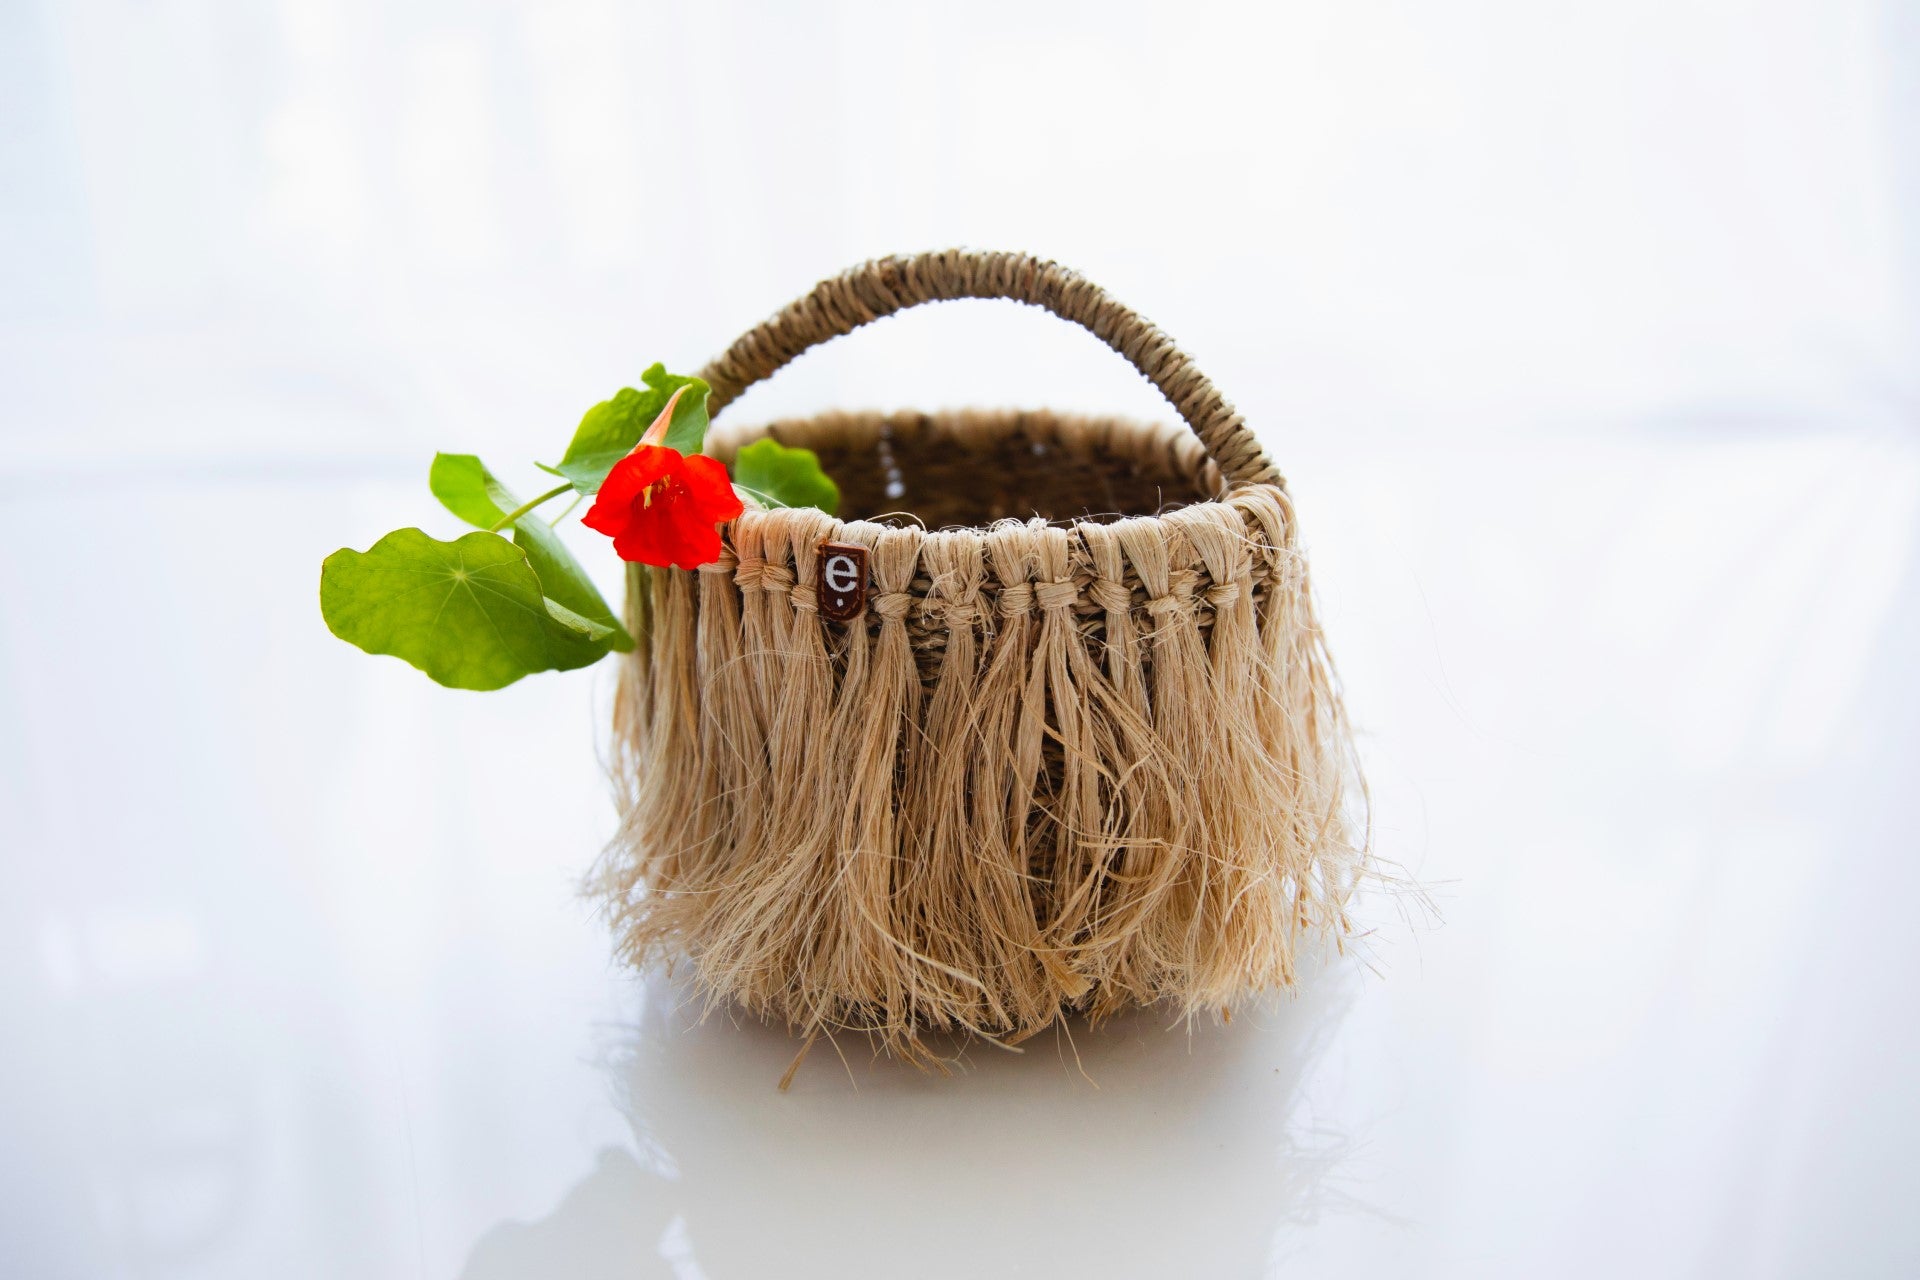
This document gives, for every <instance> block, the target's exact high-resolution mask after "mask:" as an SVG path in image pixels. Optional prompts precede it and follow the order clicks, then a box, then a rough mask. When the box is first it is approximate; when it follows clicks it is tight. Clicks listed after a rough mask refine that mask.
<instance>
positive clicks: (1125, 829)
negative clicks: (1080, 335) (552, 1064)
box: [594, 484, 1365, 1058]
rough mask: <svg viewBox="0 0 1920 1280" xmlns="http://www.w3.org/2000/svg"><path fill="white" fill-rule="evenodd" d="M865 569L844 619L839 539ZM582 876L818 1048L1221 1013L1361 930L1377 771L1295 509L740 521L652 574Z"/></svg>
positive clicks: (641, 933) (740, 999)
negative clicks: (678, 564)
mask: <svg viewBox="0 0 1920 1280" xmlns="http://www.w3.org/2000/svg"><path fill="white" fill-rule="evenodd" d="M829 539H831V540H834V541H842V542H858V543H862V544H864V545H866V546H867V547H868V548H870V570H871V582H870V590H869V595H868V600H867V609H866V614H865V616H864V617H863V618H859V619H856V620H855V621H854V622H853V623H851V624H848V625H840V624H835V623H831V622H827V621H825V620H824V619H823V618H822V617H821V616H820V614H819V612H818V609H817V602H816V599H815V595H814V586H813V584H814V581H815V573H816V568H817V566H816V555H817V552H818V548H819V546H820V544H821V543H822V542H823V541H825V540H829ZM634 581H635V582H636V583H642V584H644V587H643V589H641V590H637V591H630V593H629V595H630V599H629V612H630V615H631V622H632V625H633V630H634V632H635V634H636V636H637V637H639V638H640V641H641V643H640V645H639V647H638V648H637V649H636V650H635V651H634V653H633V654H632V655H630V657H629V658H628V659H627V660H626V661H625V665H624V668H623V671H622V676H621V683H620V688H619V693H618V697H617V700H616V707H615V717H614V751H613V757H612V763H613V769H614V773H615V777H616V780H617V783H618V787H619V795H620V801H621V806H622V813H623V822H622V825H621V827H620V830H619V833H618V835H617V837H616V838H615V840H614V841H613V842H612V844H611V846H610V847H609V849H608V851H607V854H606V856H605V858H604V859H603V861H602V863H601V865H600V867H599V869H598V872H597V874H596V878H595V884H594V887H595V890H596V891H597V892H598V893H600V894H601V895H603V896H604V900H605V902H606V903H607V906H608V909H609V911H610V913H611V915H612V917H613V922H614V925H615V928H616V931H617V933H618V936H619V939H620V945H621V948H622V951H623V952H624V954H625V955H626V957H627V958H628V959H629V960H631V961H633V962H634V963H636V964H646V963H650V962H653V961H656V960H660V959H667V960H671V959H673V958H675V957H678V956H681V955H685V956H688V957H691V959H692V960H693V961H694V963H695V966H696V972H697V975H698V981H699V983H700V985H701V987H702V989H703V990H704V991H705V993H706V994H707V996H708V997H709V998H710V999H711V1000H713V1001H714V1002H716V1003H718V1002H734V1003H737V1004H738V1005H741V1006H744V1007H745V1008H746V1009H748V1010H750V1011H752V1012H754V1013H757V1014H760V1015H763V1016H767V1017H772V1018H777V1019H782V1020H785V1021H786V1022H788V1023H790V1024H792V1025H793V1026H794V1027H796V1028H797V1029H799V1030H801V1031H803V1032H806V1033H807V1034H809V1035H812V1034H817V1033H820V1032H833V1031H837V1030H840V1029H859V1030H866V1031H870V1032H873V1033H875V1034H877V1036H878V1037H879V1038H880V1040H881V1042H882V1043H883V1044H884V1046H885V1047H886V1048H888V1049H890V1050H892V1051H895V1052H899V1053H902V1054H905V1055H907V1056H910V1057H920V1058H924V1057H925V1055H926V1050H925V1049H924V1046H923V1045H922V1044H921V1042H920V1039H919V1037H920V1036H921V1034H922V1033H923V1032H925V1031H927V1030H929V1029H943V1030H959V1031H964V1032H971V1033H975V1034H978V1035H982V1036H988V1037H992V1038H995V1039H998V1040H1003V1041H1009V1042H1011V1041H1016V1040H1019V1039H1021V1038H1023V1037H1025V1036H1028V1035H1031V1034H1033V1033H1034V1032H1036V1031H1038V1030H1040V1029H1042V1028H1044V1027H1046V1026H1047V1025H1048V1024H1050V1023H1051V1022H1053V1021H1054V1020H1055V1019H1057V1018H1059V1017H1060V1016H1062V1014H1063V1013H1068V1012H1075V1011H1081V1012H1086V1013H1089V1014H1092V1015H1094V1016H1096V1017H1097V1016H1101V1015H1104V1014H1108V1013H1111V1012H1114V1011H1116V1010H1118V1009H1121V1008H1123V1007H1126V1006H1128V1005H1133V1004H1151V1003H1155V1002H1158V1001H1163V1000H1165V1001H1171V1002H1174V1003H1175V1004H1177V1005H1178V1006H1179V1007H1181V1008H1183V1009H1184V1010H1186V1011H1188V1012H1196V1011H1202V1010H1213V1009H1220V1008H1225V1007H1230V1006H1231V1005H1232V1004H1233V1003H1234V1002H1235V1001H1236V1000H1238V999H1240V998H1242V997H1245V996H1247V995H1248V994H1250V993H1253V992H1257V991H1260V990H1264V989H1275V988H1286V987H1289V986H1291V985H1292V984H1293V983H1294V981H1295V979H1296V973H1297V963H1298V959H1299V957H1300V956H1301V955H1302V953H1303V951H1304V949H1306V948H1308V947H1314V946H1319V945H1321V944H1323V943H1324V942H1326V941H1328V940H1333V941H1335V942H1337V941H1338V940H1339V939H1340V938H1341V937H1343V936H1345V935H1346V933H1347V932H1348V930H1349V923H1348V919H1347V916H1346V910H1345V906H1346V902H1347V900H1348V897H1349V894H1350V893H1351V891H1352V889H1353V887H1354V885H1355V882H1356V880H1357V879H1358V878H1359V876H1360V875H1361V873H1362V871H1363V869H1364V864H1365V858H1364V849H1363V844H1364V842H1363V841H1362V840H1361V839H1359V838H1358V836H1357V833H1356V830H1355V823H1354V821H1353V819H1352V818H1351V817H1350V810H1352V809H1353V808H1354V807H1355V803H1356V801H1357V799H1358V796H1357V788H1358V782H1357V774H1356V772H1355V769H1354V763H1353V756H1352V751H1351V746H1350V739H1349V735H1348V731H1347V725H1346V721H1345V717H1344V713H1343V711H1342V708H1341V704H1340V699H1339V696H1338V693H1337V690H1336V686H1335V682H1334V678H1333V674H1332V669H1331V666H1330V664H1329V662H1328V659H1327V655H1326V651H1325V649H1324V647H1323V644H1322V640H1321V633H1320V630H1319V628H1318V626H1317V625H1316V623H1315V621H1314V616H1313V609H1312V604H1311V601H1310V597H1309V589H1308V581H1307V575H1306V568H1305V562H1304V560H1303V559H1302V558H1301V556H1300V554H1299V552H1298V550H1297V548H1296V546H1295V531H1294V521H1293V512H1292V509H1291V506H1290V504H1289V501H1288V499H1287V496H1286V493H1285V491H1284V490H1283V489H1282V488H1280V487H1279V486H1278V485H1275V484H1252V485H1246V486H1242V487H1238V488H1236V489H1234V490H1233V491H1232V492H1231V493H1230V494H1229V495H1228V496H1226V497H1224V498H1222V499H1220V500H1218V501H1213V502H1203V503H1198V504H1196V505H1193V506H1189V507H1185V508H1182V509H1179V510H1175V511H1172V512H1170V513H1168V514H1166V515H1163V516H1155V517H1144V516H1143V517H1134V518H1129V519H1122V520H1118V521H1115V522H1112V523H1096V522H1080V523H1076V524H1073V525H1072V526H1070V527H1064V528H1063V527H1059V526H1055V525H1049V524H1046V523H1043V522H1040V521H1033V522H1027V523H1021V522H1014V521H1005V522H1002V523H999V524H996V525H994V526H992V527H991V528H989V529H986V530H964V529H963V530H951V531H943V532H937V533H927V532H923V531H921V530H920V529H917V528H892V527H887V526H883V525H879V524H870V523H865V522H853V523H840V522H838V521H834V520H832V519H830V518H829V517H827V516H824V515H822V514H821V513H819V512H817V511H765V512H762V511H750V512H749V513H748V514H747V515H745V516H743V517H742V518H741V519H739V520H738V521H736V522H734V524H733V525H732V526H731V527H730V529H729V530H728V550H727V553H726V555H725V556H724V558H723V559H722V560H721V562H719V563H718V564H715V565H710V566H707V567H706V568H705V569H703V570H701V571H699V572H697V573H689V572H683V571H678V570H675V571H666V572H660V571H655V572H652V573H650V574H646V575H639V574H636V575H635V579H634Z"/></svg>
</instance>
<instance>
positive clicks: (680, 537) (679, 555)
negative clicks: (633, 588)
mask: <svg viewBox="0 0 1920 1280" xmlns="http://www.w3.org/2000/svg"><path fill="white" fill-rule="evenodd" d="M672 411H673V410H672V407H671V406H669V407H668V410H667V412H668V413H671V412H672ZM662 416H665V415H662ZM649 434H651V433H649ZM743 510H745V507H744V506H743V504H742V503H741V501H740V499H739V497H738V495H736V494H735V493H734V491H733V483H732V481H730V480H728V479H727V469H726V467H724V466H722V465H721V464H720V463H719V462H718V461H716V460H715V459H713V458H709V457H706V456H705V455H703V454H695V455H693V456H692V457H691V458H689V457H686V456H685V455H683V454H682V453H681V452H680V451H679V450H678V449H669V448H667V447H666V446H664V445H654V444H647V443H646V442H645V441H642V442H641V443H640V444H639V445H638V446H636V447H635V448H634V451H633V452H632V453H630V454H628V455H627V456H626V457H624V458H622V459H620V461H618V462H616V463H614V464H613V470H611V471H609V472H608V473H607V478H606V479H605V480H604V481H602V482H601V484H600V492H599V494H598V495H597V496H596V497H595V498H594V500H593V506H591V507H590V508H588V509H587V514H585V515H584V516H581V517H580V523H582V524H584V525H586V526H587V528H589V529H598V530H599V531H600V532H601V533H604V534H606V535H607V536H608V537H610V538H612V539H613V549H614V552H615V553H616V554H617V555H618V556H619V557H620V558H621V559H622V560H638V561H639V562H640V563H641V564H650V565H657V566H658V567H660V568H662V569H665V568H669V567H678V568H681V569H697V568H699V567H700V566H701V565H703V564H712V563H713V562H714V561H715V560H718V559H719V558H720V530H719V529H718V528H717V527H716V526H717V525H718V524H719V522H720V521H722V520H731V519H733V518H734V517H735V516H737V515H739V514H740V513H741V512H742V511H743Z"/></svg>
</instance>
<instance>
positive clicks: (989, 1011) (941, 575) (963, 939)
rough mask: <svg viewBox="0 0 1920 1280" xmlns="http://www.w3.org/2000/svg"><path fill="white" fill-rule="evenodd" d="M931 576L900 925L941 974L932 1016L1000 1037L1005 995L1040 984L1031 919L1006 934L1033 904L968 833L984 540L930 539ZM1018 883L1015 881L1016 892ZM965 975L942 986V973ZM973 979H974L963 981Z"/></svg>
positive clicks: (908, 783)
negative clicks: (934, 652) (927, 690)
mask: <svg viewBox="0 0 1920 1280" xmlns="http://www.w3.org/2000/svg"><path fill="white" fill-rule="evenodd" d="M920 564H921V567H922V570H923V571H924V572H925V574H926V575H927V578H928V586H927V594H926V598H925V600H924V602H923V604H922V613H923V615H924V621H925V625H926V627H927V628H928V630H929V631H931V632H932V633H933V634H936V635H938V636H940V637H942V638H943V640H944V646H943V649H942V651H941V653H940V659H939V664H940V665H939V672H938V675H937V676H936V678H935V680H934V682H933V690H932V693H931V694H930V695H929V697H928V699H927V702H926V710H925V715H924V718H923V720H922V723H921V724H920V725H919V726H918V727H917V730H916V732H914V733H913V734H912V735H911V737H910V741H909V743H908V750H907V774H906V780H905V783H904V784H903V789H902V795H903V796H904V802H903V805H902V810H903V812H905V813H909V814H917V815H919V818H920V820H919V821H918V822H916V823H910V824H907V825H906V826H905V827H903V829H902V831H901V838H900V847H901V855H902V865H901V868H900V876H899V880H898V882H897V883H896V885H895V890H894V892H895V898H896V903H897V907H896V912H897V915H896V918H898V919H901V920H902V922H903V924H904V926H905V927H906V928H907V929H909V930H910V933H909V936H910V937H912V938H914V939H915V940H916V945H917V946H918V947H919V949H920V950H921V951H922V952H923V953H924V954H925V955H926V956H927V957H928V959H929V960H930V961H931V963H932V966H933V968H934V970H935V973H934V975H929V981H930V982H936V983H938V987H939V990H938V992H937V993H936V994H937V995H939V996H940V997H942V998H943V1000H944V1006H942V1005H937V1004H936V1005H934V1006H933V1007H932V1010H931V1013H932V1016H934V1017H936V1018H939V1019H941V1020H945V1021H950V1022H952V1023H953V1024H954V1025H956V1026H959V1027H962V1028H965V1029H966V1030H969V1031H974V1032H978V1033H981V1034H985V1035H1002V1034H1005V1033H1006V1032H1007V1031H1008V1030H1009V1029H1011V1027H1012V1026H1013V1018H1012V1016H1011V1015H1010V1013H1009V1012H1008V1009H1007V1005H1006V1001H1005V1000H1004V998H1003V996H1002V994H1001V993H1002V990H1003V989H1004V988H1007V987H1008V986H1009V985H1013V986H1021V985H1028V984H1031V983H1032V982H1034V980H1035V974H1036V972H1037V965H1036V962H1035V960H1034V957H1033V953H1032V951H1031V949H1030V945H1029V944H1030V942H1031V939H1030V937H1028V933H1029V932H1030V931H1031V923H1030V919H1031V917H1029V918H1028V921H1024V922H1023V921H1017V920H1016V922H1015V923H1016V926H1017V928H1018V929H1019V932H1014V933H1010V932H1009V928H1008V923H1007V915H1008V913H1009V912H1016V913H1017V912H1019V911H1021V910H1024V909H1025V908H1026V907H1027V905H1028V904H1027V900H1026V898H1025V896H1024V895H1023V894H1019V893H1017V892H1011V891H1010V887H1009V886H1008V884H1007V883H1006V880H1005V878H1004V876H1001V875H996V874H993V873H992V872H991V870H988V871H987V872H985V873H983V870H982V867H981V865H980V863H979V861H978V859H977V857H976V854H975V850H974V848H973V844H972V839H971V836H970V823H971V818H970V805H969V803H968V799H969V797H968V792H967V776H968V771H969V764H970V761H971V759H972V757H973V752H974V751H975V749H976V747H977V744H978V742H979V726H978V711H977V707H976V705H975V685H976V684H977V682H978V680H979V676H980V646H979V640H978V629H979V628H980V626H981V624H982V612H981V602H980V587H981V584H982V582H983V580H984V578H985V575H986V569H985V565H984V563H983V561H982V555H981V546H980V540H979V539H978V538H973V537H967V536H965V535H961V534H941V533H935V534H931V535H929V536H928V538H927V541H926V544H925V545H924V546H923V547H922V548H921V550H920ZM1015 888H1017V886H1015ZM942 974H958V975H964V976H963V977H948V978H947V979H946V980H945V981H944V982H941V981H939V977H938V976H936V975H942ZM971 975H978V976H972V977H966V976H971Z"/></svg>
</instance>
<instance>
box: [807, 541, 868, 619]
mask: <svg viewBox="0 0 1920 1280" xmlns="http://www.w3.org/2000/svg"><path fill="white" fill-rule="evenodd" d="M818 588H819V599H820V612H821V613H823V614H825V615H826V616H827V617H829V618H831V619H833V620H834V621H835V622H851V621H852V620H853V619H855V618H857V617H859V616H860V613H861V611H862V610H863V609H865V608H866V607H867V549H866V548H865V547H863V546H861V545H860V544H859V543H857V542H823V543H821V544H820V581H819V583H818Z"/></svg>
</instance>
